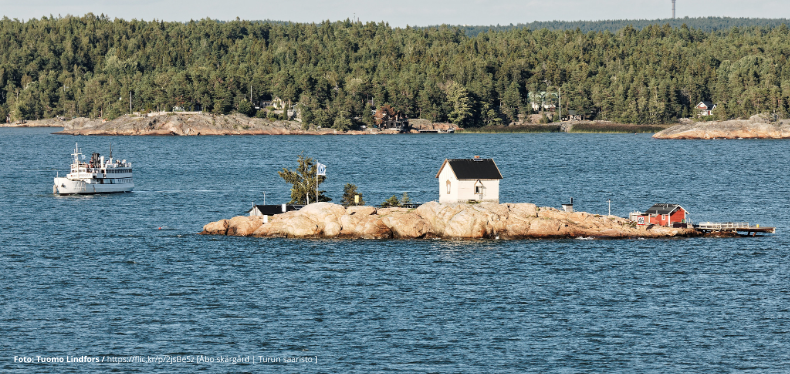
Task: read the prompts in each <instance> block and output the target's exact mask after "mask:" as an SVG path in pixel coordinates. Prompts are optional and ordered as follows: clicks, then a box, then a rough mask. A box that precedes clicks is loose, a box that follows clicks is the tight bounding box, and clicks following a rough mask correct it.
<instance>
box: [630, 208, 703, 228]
mask: <svg viewBox="0 0 790 374" xmlns="http://www.w3.org/2000/svg"><path fill="white" fill-rule="evenodd" d="M631 219H632V220H634V221H636V223H637V224H638V225H659V226H673V225H674V224H676V223H689V221H688V211H687V210H686V209H684V208H683V207H682V206H680V205H678V204H655V205H653V206H651V207H650V209H648V210H647V211H645V212H644V213H641V214H632V216H631Z"/></svg>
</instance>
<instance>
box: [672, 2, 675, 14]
mask: <svg viewBox="0 0 790 374" xmlns="http://www.w3.org/2000/svg"><path fill="white" fill-rule="evenodd" d="M672 19H675V0H672Z"/></svg>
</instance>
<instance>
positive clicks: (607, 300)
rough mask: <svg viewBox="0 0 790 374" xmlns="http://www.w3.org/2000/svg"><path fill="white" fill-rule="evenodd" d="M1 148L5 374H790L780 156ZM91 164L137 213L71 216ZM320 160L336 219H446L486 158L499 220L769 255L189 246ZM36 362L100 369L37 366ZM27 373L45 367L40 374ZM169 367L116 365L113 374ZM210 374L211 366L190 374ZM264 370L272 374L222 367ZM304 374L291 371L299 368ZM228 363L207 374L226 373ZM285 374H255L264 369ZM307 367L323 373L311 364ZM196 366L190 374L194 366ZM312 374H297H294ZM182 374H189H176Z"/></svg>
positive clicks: (607, 140)
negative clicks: (724, 228)
mask: <svg viewBox="0 0 790 374" xmlns="http://www.w3.org/2000/svg"><path fill="white" fill-rule="evenodd" d="M52 131H54V130H53V129H0V165H2V166H0V224H1V227H2V230H0V274H2V282H0V352H2V353H0V355H1V356H0V372H11V373H30V372H34V373H71V372H108V371H113V370H117V371H121V372H140V373H150V372H168V373H169V372H194V371H198V370H200V371H203V372H219V373H226V372H294V373H302V372H325V373H337V372H357V373H368V372H431V373H480V372H505V373H523V372H568V373H576V372H590V373H602V372H605V373H611V372H621V373H633V372H677V373H686V372H741V371H751V372H785V371H787V370H788V368H790V309H789V308H790V294H789V293H788V284H790V266H788V262H789V261H788V249H790V246H789V245H788V244H790V241H789V240H788V233H789V232H790V219H788V213H790V206H789V205H790V203H789V202H788V198H789V197H790V187H788V186H790V177H788V170H790V165H789V163H790V152H789V150H788V144H789V143H787V142H786V141H775V140H740V141H666V140H665V141H659V140H654V139H651V138H650V137H649V135H632V134H628V135H589V134H584V135H580V134H522V135H468V134H455V135H397V136H323V137H318V136H249V137H243V136H242V137H234V136H226V137H73V136H58V135H51V134H50V133H51V132H52ZM75 142H79V143H80V146H81V147H82V148H83V150H84V151H85V152H86V153H88V154H89V153H90V152H93V151H97V152H101V153H103V154H106V153H107V152H106V150H108V149H109V147H110V143H112V147H113V150H114V154H115V156H116V157H120V158H124V159H127V160H129V161H131V162H132V163H133V166H134V169H135V177H134V179H135V185H136V189H135V192H133V193H130V194H119V195H102V196H85V197H57V196H53V195H52V194H51V191H52V178H53V177H54V176H55V175H56V173H57V172H58V171H60V173H61V174H62V173H65V171H66V169H67V168H68V164H69V157H70V156H69V153H71V150H72V149H73V147H74V143H75ZM302 152H304V153H305V154H306V155H309V156H312V157H316V158H317V159H318V160H319V161H321V162H322V163H324V164H326V165H327V166H328V168H327V173H328V179H327V182H326V183H325V184H324V185H322V187H325V189H326V190H327V191H328V192H327V193H328V195H329V196H330V197H332V198H334V199H335V201H337V200H339V199H340V197H341V195H342V189H343V185H344V184H345V183H354V184H356V185H357V186H358V187H359V191H361V192H362V193H363V197H364V199H365V200H366V201H367V202H369V203H375V204H378V203H380V202H381V201H383V200H384V199H386V198H387V197H389V196H392V195H398V196H400V195H401V194H402V193H403V192H408V193H409V195H410V197H411V198H412V200H414V201H423V202H424V201H430V200H434V199H436V198H437V196H438V193H439V187H438V183H437V181H436V179H435V175H436V172H437V169H438V168H439V166H440V165H441V162H442V161H443V159H444V158H462V157H463V158H466V157H471V156H473V155H480V156H483V157H493V158H494V159H495V160H496V162H497V164H498V165H499V168H500V169H501V171H502V174H503V175H504V177H505V179H504V180H503V181H502V183H501V200H502V201H503V202H534V203H537V204H538V205H541V206H554V207H559V205H560V204H561V203H563V202H566V201H567V200H568V199H569V198H570V197H574V198H575V202H576V208H577V209H578V210H584V211H588V212H593V213H607V210H608V205H607V200H609V199H611V201H612V213H613V214H617V215H621V216H626V215H627V214H628V213H629V212H630V211H633V210H645V209H646V208H648V207H649V206H650V205H652V204H653V203H657V202H668V203H678V204H681V205H683V206H684V207H685V208H686V209H687V210H688V211H689V212H691V218H692V219H693V220H694V221H733V220H737V221H748V222H751V223H760V224H762V225H771V226H776V227H777V228H778V232H777V234H775V235H769V236H764V237H757V238H729V239H714V238H696V239H673V240H546V241H537V240H533V241H529V240H527V241H438V240H428V241H364V240H357V241H335V240H282V239H255V238H234V237H212V236H200V235H196V233H197V232H199V231H200V230H201V228H202V226H203V225H204V224H206V223H208V222H210V221H215V220H218V219H222V218H229V217H231V216H234V215H240V214H243V213H244V211H245V210H247V209H249V207H250V204H251V203H252V202H255V203H258V204H261V203H263V194H262V192H263V191H266V200H267V203H269V204H272V203H282V202H286V201H287V200H288V196H289V191H288V186H287V185H286V184H285V183H284V182H282V181H281V180H280V178H279V177H278V176H277V171H278V170H281V168H283V167H289V168H290V167H293V166H295V163H296V161H295V160H296V157H297V156H298V155H299V154H300V153H302ZM36 356H42V357H48V358H55V359H57V358H64V359H68V357H83V356H88V357H89V358H97V359H100V360H101V359H104V360H105V362H103V363H102V362H99V363H84V362H82V363H81V362H62V363H59V362H56V363H35V360H36ZM15 357H16V360H17V361H18V360H24V357H27V358H31V359H32V360H33V361H34V363H20V362H15ZM135 357H142V358H143V359H145V360H148V359H149V358H153V360H157V359H159V360H166V359H167V358H168V357H170V360H171V362H170V363H164V362H156V361H154V362H148V361H145V362H133V363H110V362H108V361H109V360H110V359H112V358H115V359H129V360H142V359H137V358H135ZM198 357H202V358H206V359H208V360H209V361H208V362H200V363H198V362H197V358H198ZM229 357H233V358H235V359H237V360H239V359H243V358H245V357H250V358H252V359H253V360H255V361H256V363H254V364H253V363H252V362H246V363H245V362H238V361H237V362H236V363H235V364H234V363H232V362H231V363H227V362H220V361H225V360H227V359H228V358H229ZM294 358H296V359H297V362H290V361H289V362H286V359H288V360H291V359H294ZM212 359H213V360H214V362H211V361H210V360H212ZM261 359H263V360H267V359H268V360H279V362H274V363H261V362H260V360H261ZM308 359H309V360H311V361H310V362H307V361H308ZM178 360H186V361H188V362H178ZM300 360H301V361H300ZM172 361H175V362H172Z"/></svg>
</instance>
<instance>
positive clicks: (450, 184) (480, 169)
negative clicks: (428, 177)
mask: <svg viewBox="0 0 790 374" xmlns="http://www.w3.org/2000/svg"><path fill="white" fill-rule="evenodd" d="M436 178H438V179H439V203H442V204H444V203H463V202H467V201H487V202H494V203H499V180H500V179H502V174H501V173H500V172H499V168H498V167H497V166H496V163H495V162H494V160H493V159H490V158H480V157H478V156H475V158H471V159H445V160H444V163H443V164H442V167H441V168H439V172H438V173H437V174H436Z"/></svg>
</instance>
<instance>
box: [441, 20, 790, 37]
mask: <svg viewBox="0 0 790 374" xmlns="http://www.w3.org/2000/svg"><path fill="white" fill-rule="evenodd" d="M788 22H790V20H788V19H787V18H731V17H700V18H689V17H684V18H674V19H673V18H665V19H653V20H650V19H632V20H624V19H616V20H614V19H613V20H603V21H535V22H529V23H518V24H515V25H514V24H512V23H511V24H509V25H491V26H472V25H458V26H455V27H458V28H460V29H461V30H463V31H464V33H466V35H468V36H476V35H477V34H480V33H484V32H488V31H511V30H516V29H530V30H541V29H547V30H550V31H565V30H576V29H579V30H581V32H585V33H586V32H590V31H594V32H602V31H609V32H613V33H614V32H617V31H619V30H622V29H624V28H626V27H628V26H631V27H633V28H635V29H637V30H642V29H644V28H645V27H648V26H663V25H669V26H670V27H673V28H680V27H683V25H686V27H689V28H692V29H696V30H701V31H705V32H711V31H719V30H729V29H731V28H733V27H740V28H744V27H763V28H768V27H777V26H781V25H786V24H788ZM433 27H437V26H433Z"/></svg>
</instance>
